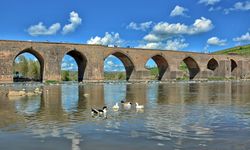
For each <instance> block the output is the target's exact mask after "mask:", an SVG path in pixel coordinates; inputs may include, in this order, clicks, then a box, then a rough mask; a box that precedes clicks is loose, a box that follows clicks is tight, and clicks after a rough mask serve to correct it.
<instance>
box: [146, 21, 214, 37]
mask: <svg viewBox="0 0 250 150" xmlns="http://www.w3.org/2000/svg"><path fill="white" fill-rule="evenodd" d="M213 27H214V26H213V23H212V21H211V20H210V19H206V18H204V17H201V18H200V19H196V20H195V22H194V23H193V24H192V25H190V26H188V25H185V24H181V23H176V24H169V23H167V22H160V23H157V24H156V25H155V26H154V27H153V29H152V31H151V32H150V33H149V34H148V35H146V36H145V37H144V40H146V41H148V42H157V41H161V40H164V39H166V38H168V37H170V36H174V35H194V34H199V33H203V32H208V31H209V30H211V29H212V28H213Z"/></svg>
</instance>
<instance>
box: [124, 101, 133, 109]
mask: <svg viewBox="0 0 250 150" xmlns="http://www.w3.org/2000/svg"><path fill="white" fill-rule="evenodd" d="M121 103H122V105H123V107H124V108H125V109H130V108H131V106H132V103H131V102H126V103H125V102H124V101H121Z"/></svg>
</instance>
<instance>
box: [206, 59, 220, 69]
mask: <svg viewBox="0 0 250 150" xmlns="http://www.w3.org/2000/svg"><path fill="white" fill-rule="evenodd" d="M218 66H219V64H218V62H217V61H216V60H215V59H214V58H212V59H210V60H209V61H208V64H207V69H209V70H212V71H214V70H215V69H216V68H217V67H218Z"/></svg>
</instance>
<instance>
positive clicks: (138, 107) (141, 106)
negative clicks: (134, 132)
mask: <svg viewBox="0 0 250 150" xmlns="http://www.w3.org/2000/svg"><path fill="white" fill-rule="evenodd" d="M135 108H136V109H143V108H144V106H143V105H139V104H138V103H135Z"/></svg>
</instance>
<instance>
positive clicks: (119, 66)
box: [104, 55, 125, 72]
mask: <svg viewBox="0 0 250 150" xmlns="http://www.w3.org/2000/svg"><path fill="white" fill-rule="evenodd" d="M104 71H107V72H116V71H118V72H120V71H125V68H124V65H123V63H122V62H121V61H120V60H119V59H118V58H117V57H115V56H113V55H110V56H109V57H107V58H106V59H105V61H104Z"/></svg>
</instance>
